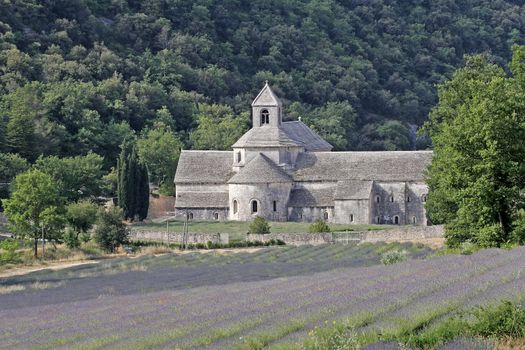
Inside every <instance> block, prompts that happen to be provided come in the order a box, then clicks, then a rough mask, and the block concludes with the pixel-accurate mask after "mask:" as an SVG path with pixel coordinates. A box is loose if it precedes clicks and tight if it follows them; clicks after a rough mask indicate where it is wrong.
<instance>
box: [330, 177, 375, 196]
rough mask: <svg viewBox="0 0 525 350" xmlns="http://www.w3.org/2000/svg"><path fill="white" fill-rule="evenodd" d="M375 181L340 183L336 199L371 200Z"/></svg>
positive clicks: (336, 190) (346, 181)
mask: <svg viewBox="0 0 525 350" xmlns="http://www.w3.org/2000/svg"><path fill="white" fill-rule="evenodd" d="M373 184H374V182H373V181H363V180H344V181H338V182H337V187H336V189H335V195H334V199H335V200H338V199H342V200H344V199H369V198H370V193H372V186H373Z"/></svg>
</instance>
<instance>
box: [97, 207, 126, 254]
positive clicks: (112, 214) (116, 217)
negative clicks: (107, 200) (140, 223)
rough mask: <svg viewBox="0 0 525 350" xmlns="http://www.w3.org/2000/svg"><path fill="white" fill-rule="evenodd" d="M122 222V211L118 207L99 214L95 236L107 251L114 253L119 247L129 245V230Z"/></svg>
mask: <svg viewBox="0 0 525 350" xmlns="http://www.w3.org/2000/svg"><path fill="white" fill-rule="evenodd" d="M122 220H123V214H122V210H121V209H119V208H117V207H113V208H111V209H109V210H107V211H105V210H101V211H100V212H99V215H98V219H97V227H96V229H95V235H94V236H95V241H96V242H97V243H98V244H99V245H100V247H102V248H103V249H105V250H106V251H109V252H111V253H113V252H114V251H115V249H116V248H117V247H119V246H120V245H122V244H124V243H127V241H128V237H129V230H128V229H127V227H126V225H124V223H123V222H122Z"/></svg>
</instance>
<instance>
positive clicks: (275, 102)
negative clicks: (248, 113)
mask: <svg viewBox="0 0 525 350" xmlns="http://www.w3.org/2000/svg"><path fill="white" fill-rule="evenodd" d="M254 106H279V107H280V106H282V102H281V100H280V99H279V97H277V95H276V94H275V93H274V92H273V91H272V89H271V88H270V85H268V82H266V84H264V87H263V88H262V90H261V91H260V92H259V94H258V95H257V97H255V99H254V100H253V102H252V107H254Z"/></svg>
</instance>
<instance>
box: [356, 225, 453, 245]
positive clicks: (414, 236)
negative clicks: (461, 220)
mask: <svg viewBox="0 0 525 350" xmlns="http://www.w3.org/2000/svg"><path fill="white" fill-rule="evenodd" d="M444 233H445V230H444V228H443V226H442V225H435V226H401V227H399V228H395V229H391V230H382V231H365V232H360V234H361V241H363V242H381V241H382V242H403V241H422V240H427V239H436V238H443V234H444Z"/></svg>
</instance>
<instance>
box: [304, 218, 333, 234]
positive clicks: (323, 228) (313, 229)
mask: <svg viewBox="0 0 525 350" xmlns="http://www.w3.org/2000/svg"><path fill="white" fill-rule="evenodd" d="M308 231H309V232H310V233H326V232H330V226H328V224H327V223H326V222H324V221H323V220H321V219H318V220H316V221H315V222H314V223H313V224H311V225H310V227H309V228H308Z"/></svg>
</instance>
